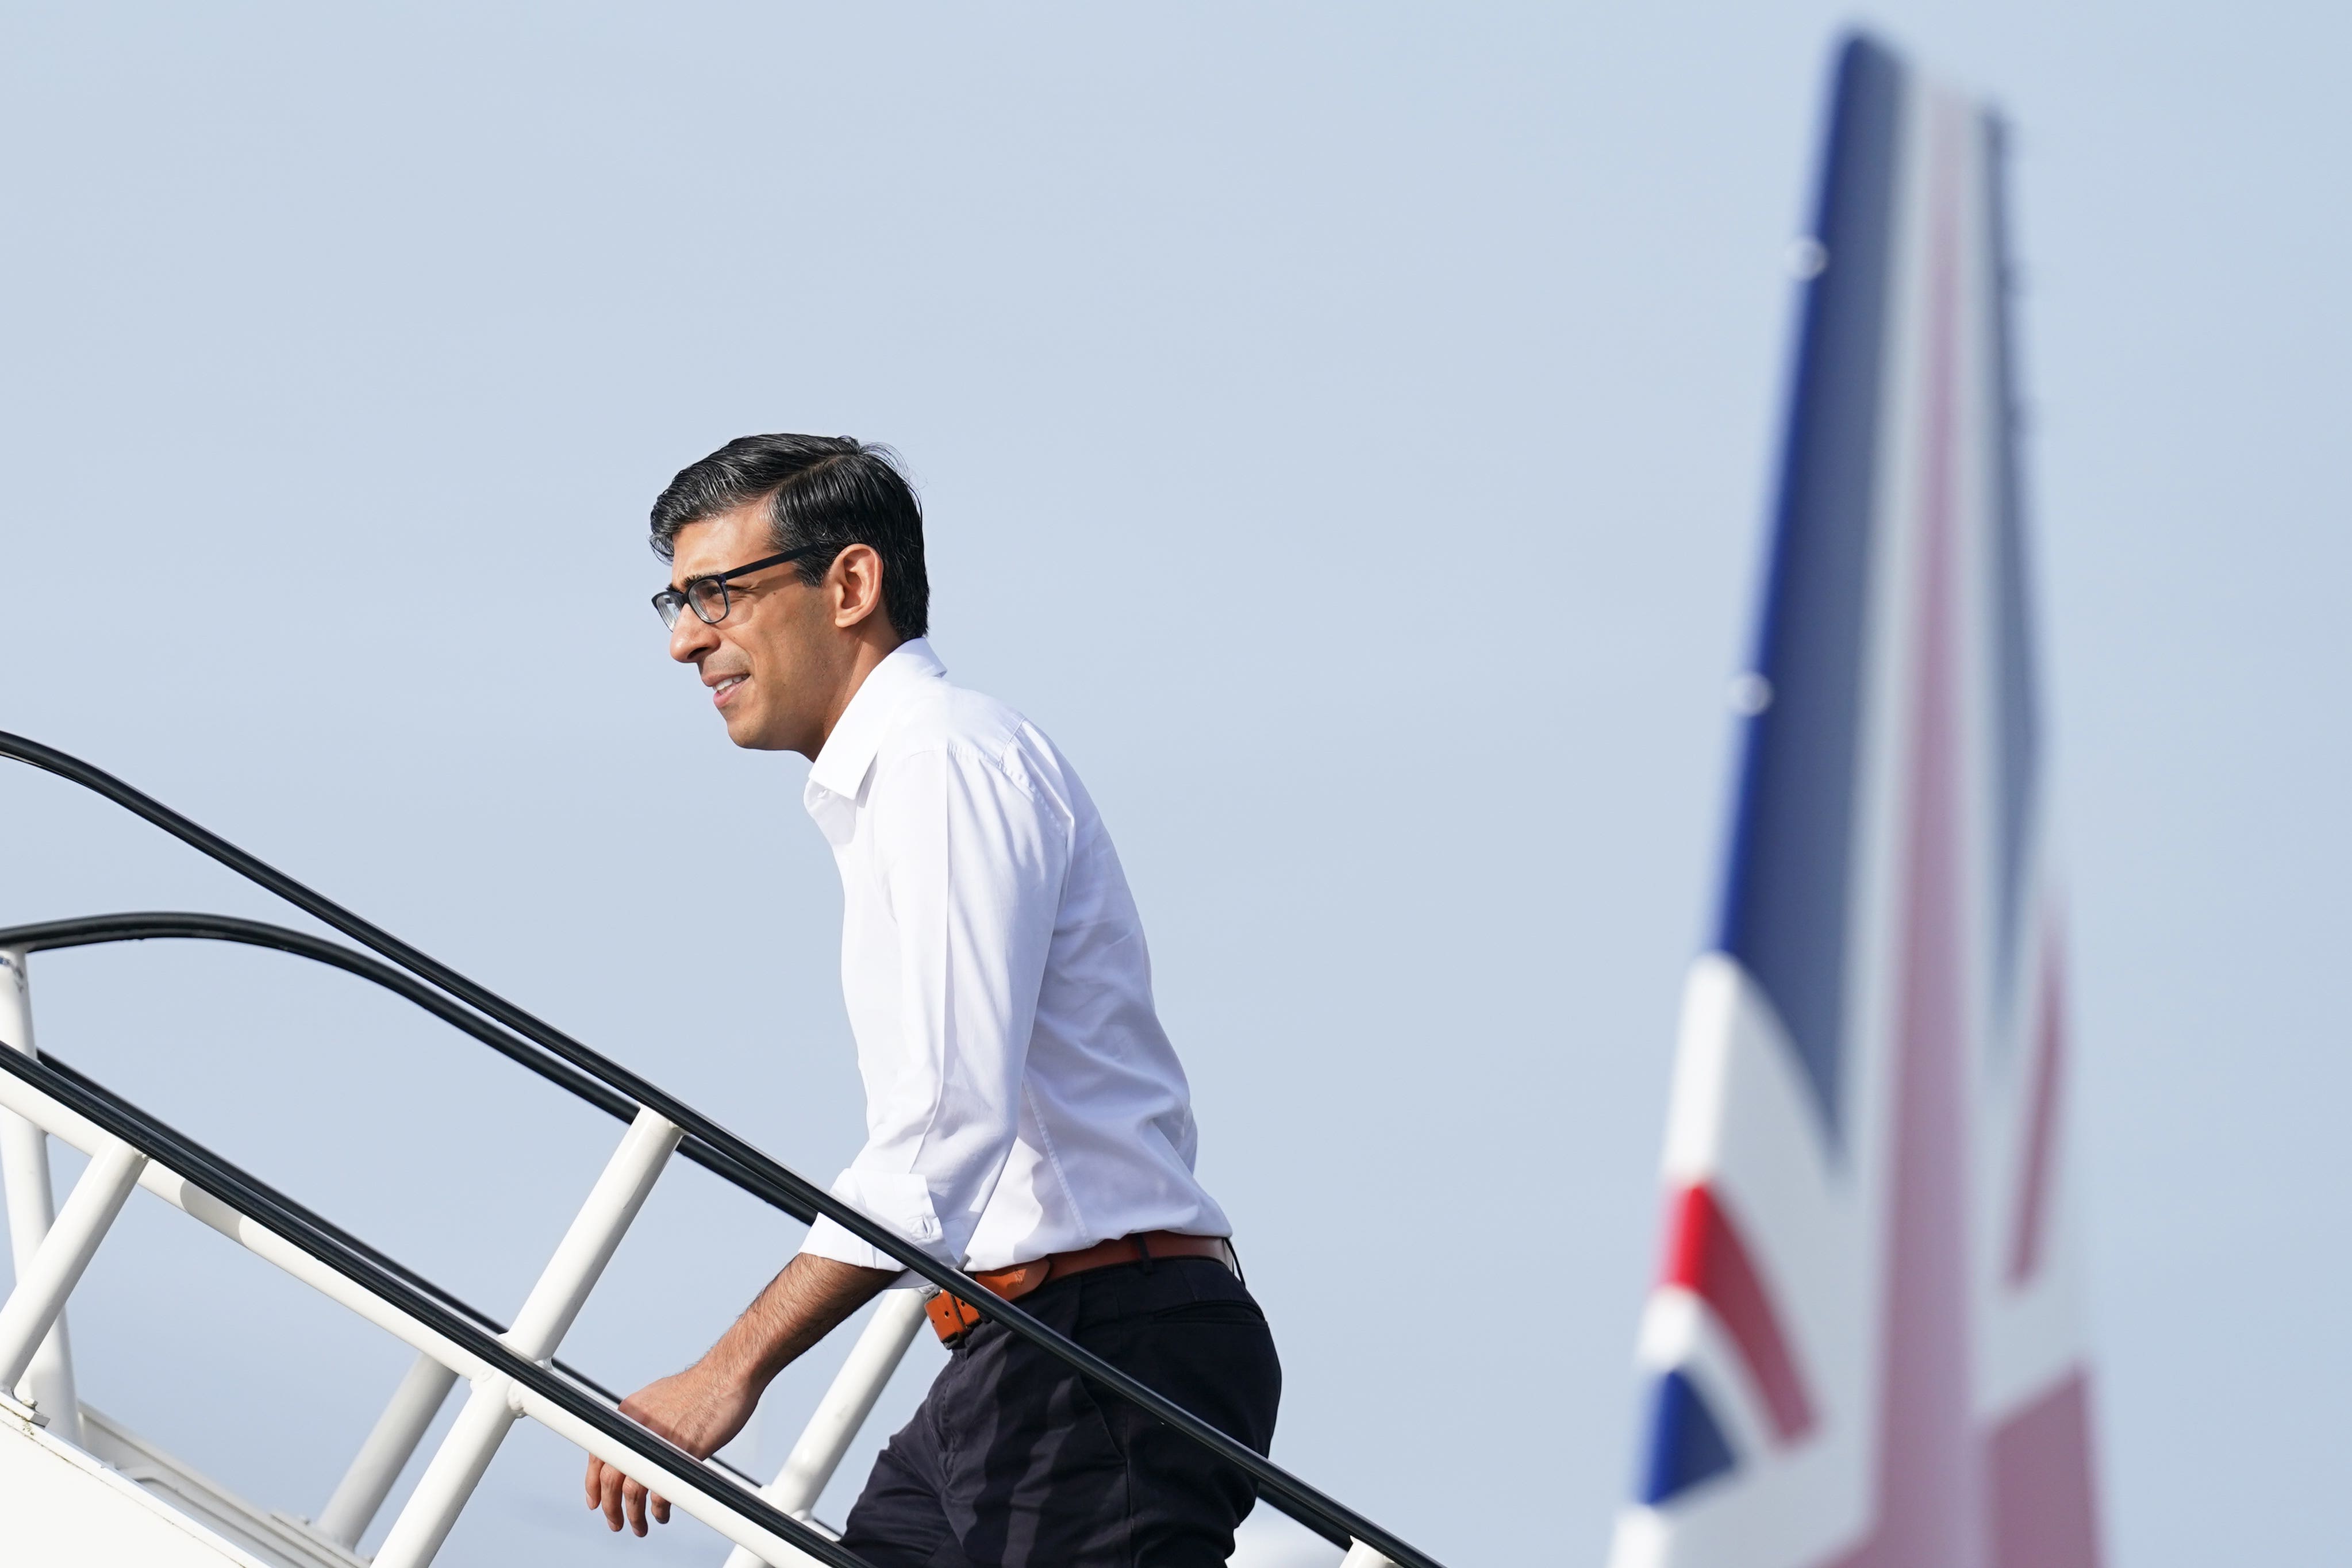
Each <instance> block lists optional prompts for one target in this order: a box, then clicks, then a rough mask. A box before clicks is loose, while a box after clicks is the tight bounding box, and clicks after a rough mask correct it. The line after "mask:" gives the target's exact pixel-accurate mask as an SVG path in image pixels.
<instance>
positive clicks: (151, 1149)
mask: <svg viewBox="0 0 2352 1568" xmlns="http://www.w3.org/2000/svg"><path fill="white" fill-rule="evenodd" d="M0 1071H6V1072H8V1073H11V1074H13V1075H15V1076H16V1077H17V1078H19V1079H24V1080H25V1081H26V1083H28V1084H30V1085H31V1086H32V1087H33V1088H35V1089H38V1090H40V1091H41V1092H42V1093H44V1094H46V1095H47V1096H48V1097H49V1098H51V1099H52V1100H57V1101H58V1103H59V1104H61V1105H63V1106H65V1107H66V1108H67V1109H68V1110H71V1111H73V1112H74V1113H75V1114H77V1115H79V1116H80V1117H82V1118H84V1119H85V1120H87V1121H89V1122H90V1123H91V1124H92V1125H94V1126H96V1127H98V1128H99V1129H100V1130H101V1131H105V1132H107V1133H108V1134H110V1135H111V1136H112V1137H115V1138H118V1139H120V1140H121V1141H122V1142H124V1143H127V1144H129V1145H130V1146H131V1148H133V1149H135V1150H137V1151H138V1152H140V1153H141V1154H142V1155H144V1156H146V1157H147V1158H148V1159H150V1160H152V1161H154V1162H155V1163H157V1164H159V1165H162V1166H163V1167H165V1168H166V1169H167V1170H169V1171H170V1172H171V1173H173V1174H174V1175H177V1176H179V1177H181V1178H182V1179H184V1180H185V1181H186V1182H188V1183H189V1184H192V1185H194V1186H195V1187H196V1188H197V1189H198V1190H199V1191H202V1192H204V1193H205V1194H208V1195H210V1196H211V1197H213V1198H215V1199H217V1200H218V1201H219V1202H221V1203H222V1204H225V1205H227V1206H228V1207H229V1208H230V1209H231V1210H233V1211H235V1212H236V1214H238V1215H242V1216H243V1217H245V1218H247V1219H250V1220H253V1221H255V1222H257V1223H258V1224H260V1225H262V1226H267V1227H268V1229H270V1230H272V1231H275V1232H277V1233H278V1235H279V1236H280V1237H284V1238H285V1239H286V1240H287V1241H288V1242H289V1243H291V1244H292V1245H293V1246H295V1247H299V1248H300V1249H301V1250H302V1251H303V1252H305V1253H307V1254H309V1255H310V1257H311V1258H314V1259H315V1260H317V1261H318V1262H320V1263H321V1264H323V1265H325V1266H326V1267H327V1268H331V1269H333V1270H334V1271H335V1272H336V1273H338V1274H340V1275H341V1276H342V1277H343V1278H344V1279H348V1280H350V1281H351V1282H352V1284H354V1285H357V1286H359V1287H360V1288H361V1289H363V1290H367V1291H370V1292H373V1294H374V1295H375V1296H376V1297H377V1298H379V1299H380V1300H383V1301H385V1302H387V1303H389V1304H390V1305H392V1306H393V1307H394V1308H395V1309H396V1310H399V1311H401V1312H403V1313H404V1314H406V1315H407V1316H408V1317H410V1318H413V1319H415V1321H417V1322H419V1323H421V1324H423V1325H424V1326H425V1328H427V1329H429V1330H431V1331H433V1332H434V1333H436V1334H438V1335H440V1336H441V1337H442V1338H443V1339H445V1340H447V1341H448V1342H450V1343H452V1344H454V1345H456V1346H457V1347H458V1348H460V1349H461V1350H463V1351H465V1352H467V1354H469V1355H471V1356H473V1357H474V1358H475V1359H477V1360H478V1361H480V1362H482V1363H486V1364H487V1365H488V1366H489V1367H490V1368H491V1369H492V1370H493V1371H494V1372H496V1373H498V1374H499V1376H501V1377H504V1378H506V1379H508V1380H509V1381H510V1382H512V1383H514V1384H518V1385H519V1386H520V1387H523V1388H527V1389H529V1390H530V1392H532V1393H533V1394H538V1395H539V1396H540V1397H541V1398H543V1399H545V1400H547V1401H548V1402H549V1403H551V1404H552V1405H556V1406H557V1407H558V1408H560V1409H562V1411H563V1412H565V1413H566V1414H567V1415H572V1417H574V1418H576V1419H577V1420H579V1421H581V1422H583V1423H584V1424H586V1425H587V1426H591V1427H593V1428H594V1429H595V1430H596V1431H598V1432H600V1433H602V1434H603V1435H604V1436H606V1437H608V1438H611V1439H612V1440H613V1441H614V1442H616V1443H619V1444H621V1445H622V1446H623V1447H626V1448H628V1449H629V1450H630V1451H632V1452H634V1453H635V1454H637V1455H638V1456H639V1457H640V1458H646V1459H650V1460H653V1461H654V1462H656V1463H657V1464H661V1465H665V1466H667V1467H669V1468H673V1469H676V1470H677V1471H679V1472H681V1473H683V1474H687V1475H691V1474H693V1473H695V1472H696V1471H698V1470H703V1469H706V1468H719V1467H717V1466H715V1465H711V1464H710V1463H709V1461H706V1460H702V1459H698V1458H695V1457H694V1456H693V1455H691V1454H689V1453H688V1452H687V1451H686V1450H685V1449H683V1448H680V1447H677V1445H676V1444H674V1443H672V1442H670V1441H669V1439H667V1437H664V1436H661V1435H660V1434H658V1433H656V1432H655V1431H654V1430H653V1429H652V1428H650V1427H648V1426H643V1425H641V1424H640V1423H638V1422H635V1421H633V1420H631V1419H629V1417H627V1416H625V1415H622V1414H621V1413H620V1411H619V1410H618V1409H616V1408H615V1407H614V1405H610V1404H606V1403H600V1402H599V1401H598V1400H597V1399H595V1398H593V1397H591V1396H590V1395H589V1394H588V1393H587V1392H585V1391H584V1390H583V1389H582V1388H581V1387H579V1386H578V1385H576V1384H574V1383H573V1382H572V1380H571V1378H570V1377H568V1376H564V1375H559V1374H558V1373H555V1372H553V1371H551V1369H549V1368H547V1367H543V1366H541V1365H540V1364H539V1363H537V1362H534V1361H532V1360H530V1358H528V1357H526V1356H522V1355H519V1354H517V1353H516V1352H514V1351H513V1350H511V1349H509V1347H508V1346H507V1345H506V1344H505V1343H504V1342H501V1341H500V1340H499V1339H498V1338H497V1337H496V1336H495V1335H493V1334H491V1333H490V1332H488V1331H487V1330H486V1329H484V1328H483V1327H482V1326H481V1325H480V1324H478V1323H477V1322H475V1321H473V1319H472V1318H471V1316H469V1315H468V1314H467V1313H465V1312H461V1311H459V1310H456V1309H455V1308H454V1307H453V1306H452V1305H451V1304H450V1303H448V1302H447V1301H445V1300H443V1299H442V1297H441V1294H440V1293H439V1292H438V1291H437V1290H434V1289H431V1288H430V1287H425V1286H422V1285H421V1282H418V1281H415V1280H413V1279H411V1278H410V1277H409V1275H408V1273H407V1271H406V1270H404V1269H399V1268H395V1267H387V1266H386V1264H385V1263H384V1262H383V1261H381V1260H380V1256H381V1255H379V1254H377V1253H376V1252H375V1251H374V1249H373V1248H371V1247H365V1246H363V1245H360V1244H357V1243H355V1242H354V1241H353V1240H352V1238H351V1237H349V1236H347V1235H345V1234H344V1233H343V1232H341V1231H340V1230H339V1229H337V1228H336V1227H335V1226H331V1225H328V1224H326V1223H325V1222H324V1221H322V1220H320V1218H319V1217H318V1216H317V1215H313V1214H311V1213H310V1210H308V1209H306V1208H304V1207H303V1206H302V1205H299V1204H297V1203H295V1202H294V1201H293V1200H292V1199H290V1198H288V1197H287V1196H285V1195H284V1194H281V1193H279V1192H278V1191H277V1190H276V1189H275V1188H273V1187H271V1186H269V1185H268V1184H266V1183H264V1182H262V1181H261V1180H260V1179H259V1178H257V1177H256V1176H253V1175H251V1174H249V1173H247V1172H246V1171H244V1170H242V1169H240V1168H239V1167H237V1166H236V1165H234V1164H231V1163H229V1162H228V1161H226V1160H224V1159H222V1158H221V1157H220V1156H219V1155H217V1154H215V1153H214V1152H212V1151H211V1150H209V1149H207V1148H205V1147H204V1146H203V1145H202V1144H200V1143H198V1142H195V1141H194V1139H191V1138H189V1137H187V1136H186V1135H185V1134H184V1133H182V1132H180V1131H178V1130H176V1129H174V1128H173V1127H172V1126H171V1125H169V1124H168V1123H166V1122H164V1121H160V1120H158V1119H157V1118H155V1117H153V1116H152V1115H150V1114H148V1113H147V1112H146V1111H144V1110H141V1109H140V1108H139V1107H137V1106H135V1105H133V1104H131V1102H130V1101H128V1100H124V1099H122V1098H121V1096H120V1095H117V1094H115V1093H114V1092H113V1091H112V1090H110V1089H107V1088H105V1087H104V1086H103V1085H100V1084H98V1083H96V1082H93V1081H92V1080H91V1079H89V1078H87V1077H85V1076H83V1075H82V1074H80V1073H78V1072H72V1071H68V1070H66V1069H64V1068H62V1067H61V1066H60V1065H59V1064H58V1063H57V1062H56V1061H55V1060H54V1059H47V1058H40V1057H33V1056H28V1055H26V1054H24V1053H22V1052H19V1051H13V1050H0ZM739 1473H740V1472H739ZM710 1495H711V1496H712V1497H713V1498H715V1499H716V1500H718V1501H719V1502H720V1503H721V1504H723V1505H724V1506H725V1507H727V1508H728V1509H729V1510H730V1511H732V1512H734V1513H736V1514H737V1515H739V1516H740V1517H741V1518H743V1519H744V1520H746V1521H749V1522H751V1523H752V1524H756V1525H758V1526H759V1527H760V1528H761V1529H762V1530H765V1531H770V1532H771V1533H772V1534H775V1535H779V1536H782V1538H783V1539H784V1540H786V1541H788V1542H792V1544H793V1546H795V1547H797V1548H799V1549H800V1550H801V1551H803V1552H807V1553H808V1554H809V1555H810V1556H812V1557H814V1558H816V1559H817V1560H818V1561H820V1562H823V1563H831V1564H833V1565H834V1568H871V1564H869V1563H866V1560H865V1559H864V1558H862V1557H860V1556H858V1555H857V1554H856V1553H855V1552H851V1551H849V1550H848V1549H847V1548H846V1547H844V1546H843V1545H841V1544H840V1543H839V1542H835V1541H833V1540H831V1539H829V1538H828V1537H826V1536H825V1535H824V1534H823V1533H822V1532H820V1531H816V1530H814V1529H812V1528H811V1527H810V1526H808V1525H807V1524H805V1523H803V1522H802V1521H799V1520H797V1519H794V1518H793V1517H792V1516H791V1515H790V1514H788V1513H785V1512H784V1511H783V1510H781V1509H778V1508H776V1507H775V1506H774V1505H773V1504H772V1503H770V1502H769V1501H768V1500H766V1499H765V1498H763V1497H761V1496H760V1495H759V1492H758V1490H757V1489H756V1487H747V1486H743V1485H738V1484H734V1482H733V1480H732V1478H731V1477H730V1484H729V1485H727V1486H725V1487H723V1488H714V1489H712V1491H711V1494H710Z"/></svg>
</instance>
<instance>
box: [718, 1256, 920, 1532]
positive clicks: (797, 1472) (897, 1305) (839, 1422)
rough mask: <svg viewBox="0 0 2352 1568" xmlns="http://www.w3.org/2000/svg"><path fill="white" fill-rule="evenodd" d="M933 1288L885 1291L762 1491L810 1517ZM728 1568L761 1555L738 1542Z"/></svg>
mask: <svg viewBox="0 0 2352 1568" xmlns="http://www.w3.org/2000/svg"><path fill="white" fill-rule="evenodd" d="M935 1294H937V1292H936V1291H932V1290H888V1291H885V1292H884V1293H883V1296H882V1300H881V1302H880V1304H879V1305H877V1307H876V1308H875V1309H874V1317H873V1319H872V1321H869V1322H867V1323H866V1331H865V1332H864V1333H862V1334H860V1335H858V1336H857V1343H856V1345H854V1346H852V1347H851V1348H850V1352H849V1359H848V1360H847V1361H845V1362H843V1363H841V1370H840V1371H839V1372H837V1373H834V1377H833V1383H832V1385H831V1386H830V1387H828V1388H827V1389H826V1390H825V1391H824V1398H823V1399H821V1400H819V1401H817V1406H816V1413H815V1414H814V1415H811V1416H810V1417H809V1421H808V1425H807V1426H804V1427H803V1428H802V1429H801V1438H800V1441H799V1442H797V1443H795V1444H793V1451H792V1454H791V1456H790V1457H789V1458H786V1459H785V1460H784V1468H782V1469H781V1470H779V1471H777V1472H776V1479H774V1480H773V1481H772V1482H770V1483H769V1484H768V1485H767V1486H764V1487H762V1488H761V1489H760V1495H761V1497H763V1498H766V1499H767V1500H769V1501H770V1502H772V1503H773V1504H775V1505H776V1507H778V1508H779V1509H781V1510H783V1511H784V1512H786V1513H789V1514H792V1515H793V1516H794V1517H795V1518H798V1519H806V1518H807V1517H808V1513H809V1510H811V1509H813V1508H814V1507H815V1506H816V1500H817V1498H818V1496H819V1495H820V1494H821V1493H823V1492H824V1487H825V1483H826V1482H827V1481H830V1480H831V1479H833V1472H834V1471H835V1469H837V1468H840V1465H841V1458H842V1456H843V1455H844V1454H845V1453H847V1452H848V1451H849V1445H850V1444H851V1443H852V1442H854V1441H855V1440H856V1436H857V1429H858V1428H859V1427H861V1426H865V1425H866V1417H867V1416H868V1415H872V1414H873V1413H874V1402H875V1401H876V1400H877V1399H878V1398H880V1397H881V1394H882V1390H883V1387H884V1386H885V1385H886V1384H888V1383H889V1381H890V1374H891V1373H895V1372H897V1371H898V1363H900V1362H902V1361H904V1360H905V1359H906V1357H907V1347H908V1345H910V1344H912V1343H913V1342H914V1339H915V1331H917V1330H918V1329H919V1328H921V1327H922V1325H923V1303H924V1301H925V1300H928V1299H929V1297H931V1296H933V1295H935ZM727 1568H761V1557H760V1554H759V1553H758V1552H753V1551H752V1550H751V1548H750V1547H748V1546H738V1547H737V1548H735V1550H734V1551H732V1552H729V1553H728V1555H727ZM776 1568H784V1565H783V1564H777V1565H776Z"/></svg>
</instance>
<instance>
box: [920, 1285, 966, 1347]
mask: <svg viewBox="0 0 2352 1568" xmlns="http://www.w3.org/2000/svg"><path fill="white" fill-rule="evenodd" d="M923 1311H924V1313H925V1314H926V1315H927V1316H928V1317H929V1319H930V1320H931V1331H932V1332H934V1333H936V1334H938V1335H939V1336H940V1343H941V1344H943V1345H946V1346H947V1347H948V1348H949V1349H950V1350H952V1349H954V1348H955V1347H956V1346H957V1345H960V1344H961V1343H962V1342H963V1341H964V1336H965V1335H967V1334H969V1333H971V1331H972V1330H973V1329H975V1328H977V1327H978V1326H979V1325H980V1312H979V1310H978V1309H977V1308H974V1307H973V1306H971V1304H970V1303H969V1302H966V1301H962V1300H958V1299H957V1298H956V1297H954V1296H952V1295H950V1294H949V1293H948V1292H947V1291H945V1290H942V1291H940V1293H939V1294H938V1295H936V1296H933V1297H932V1298H931V1299H930V1300H928V1301H926V1302H924V1303H923Z"/></svg>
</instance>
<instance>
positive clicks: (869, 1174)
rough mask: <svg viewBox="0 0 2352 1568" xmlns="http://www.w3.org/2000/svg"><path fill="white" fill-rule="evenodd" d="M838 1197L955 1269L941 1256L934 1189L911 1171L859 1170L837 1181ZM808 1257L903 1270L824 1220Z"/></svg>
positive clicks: (807, 1245)
mask: <svg viewBox="0 0 2352 1568" xmlns="http://www.w3.org/2000/svg"><path fill="white" fill-rule="evenodd" d="M833 1195H834V1196H835V1197H836V1198H839V1199H840V1200H841V1201H842V1202H843V1203H845V1204H847V1205H849V1206H850V1207H852V1208H854V1209H856V1210H857V1212H858V1213H860V1214H862V1215H866V1217H867V1218H868V1219H871V1220H873V1221H875V1222H876V1223H877V1224H879V1225H883V1226H887V1227H888V1228H890V1229H891V1230H894V1231H896V1232H898V1234H899V1235H900V1236H902V1237H906V1238H907V1239H908V1241H910V1242H912V1243H913V1244H914V1245H916V1246H917V1247H920V1248H922V1249H923V1250H924V1251H925V1252H927V1253H929V1254H930V1255H931V1256H932V1257H934V1258H939V1259H940V1262H942V1263H947V1264H950V1265H952V1264H953V1263H954V1261H955V1260H954V1259H953V1258H947V1257H945V1256H944V1255H943V1254H942V1252H941V1241H942V1234H941V1231H940V1216H939V1215H938V1214H937V1213H936V1212H934V1211H933V1209H932V1207H931V1189H930V1185H929V1184H928V1183H926V1182H925V1181H924V1180H923V1178H922V1177H920V1176H919V1175H916V1174H914V1173H912V1172H908V1171H861V1170H859V1169H857V1167H856V1166H855V1165H853V1166H851V1167H850V1168H849V1169H848V1170H846V1171H844V1172H842V1173H841V1174H840V1175H838V1176H835V1178H834V1179H833ZM801 1250H802V1251H803V1252H806V1253H811V1254H814V1256H816V1257H818V1258H832V1259H833V1260H834V1261H835V1262H836V1263H847V1264H852V1265H854V1266H856V1268H893V1269H895V1268H899V1267H901V1265H900V1264H899V1262H898V1259H897V1258H893V1257H891V1256H890V1255H889V1254H888V1253H887V1252H885V1251H883V1250H882V1249H881V1248H880V1247H873V1246H869V1245H868V1244H866V1242H863V1241H860V1240H859V1239H858V1238H857V1237H855V1236H852V1235H851V1234H850V1233H849V1232H848V1231H847V1230H846V1229H845V1228H844V1227H843V1226H839V1225H836V1224H835V1223H834V1222H833V1221H832V1220H830V1219H827V1218H825V1217H824V1215H818V1216H817V1221H816V1223H815V1224H814V1225H813V1226H810V1227H809V1233H808V1237H807V1239H805V1240H803V1242H802V1243H801Z"/></svg>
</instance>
